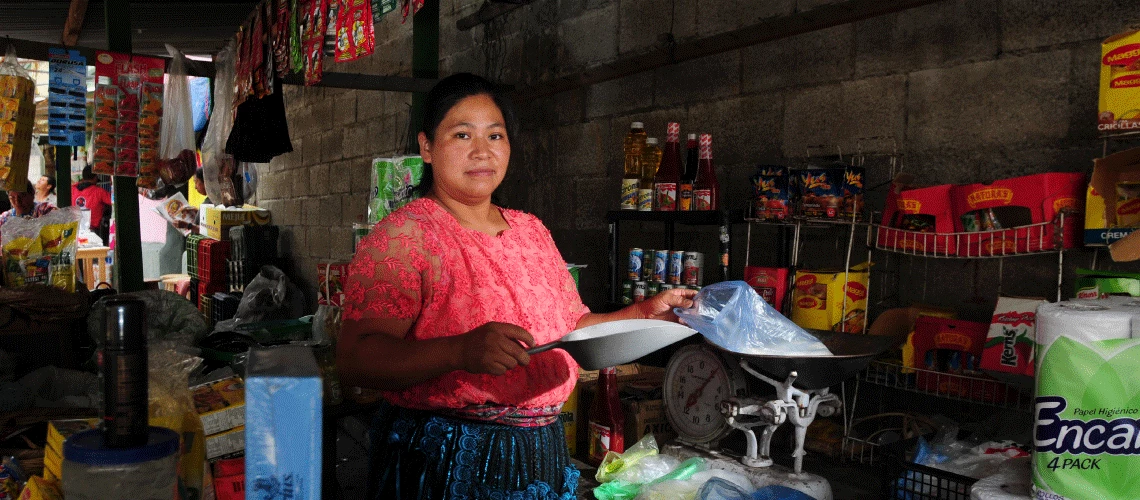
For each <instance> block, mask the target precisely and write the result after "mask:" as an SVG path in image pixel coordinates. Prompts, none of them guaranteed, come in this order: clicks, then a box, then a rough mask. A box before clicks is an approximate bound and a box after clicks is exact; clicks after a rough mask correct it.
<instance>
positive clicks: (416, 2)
mask: <svg viewBox="0 0 1140 500" xmlns="http://www.w3.org/2000/svg"><path fill="white" fill-rule="evenodd" d="M402 1H403V2H404V19H403V21H401V22H402V23H404V22H407V21H408V16H409V15H411V16H415V15H416V12H419V11H420V9H422V8H423V6H424V0H402ZM409 11H410V12H409Z"/></svg>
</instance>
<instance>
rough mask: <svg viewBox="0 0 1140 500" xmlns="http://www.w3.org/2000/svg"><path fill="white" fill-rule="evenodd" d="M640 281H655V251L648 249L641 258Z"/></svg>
mask: <svg viewBox="0 0 1140 500" xmlns="http://www.w3.org/2000/svg"><path fill="white" fill-rule="evenodd" d="M638 281H653V250H652V249H646V250H645V251H644V252H643V254H642V256H641V278H638Z"/></svg>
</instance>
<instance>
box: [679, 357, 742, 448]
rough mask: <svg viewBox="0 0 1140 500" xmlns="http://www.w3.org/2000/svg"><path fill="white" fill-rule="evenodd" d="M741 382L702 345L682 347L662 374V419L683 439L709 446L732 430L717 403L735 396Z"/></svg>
mask: <svg viewBox="0 0 1140 500" xmlns="http://www.w3.org/2000/svg"><path fill="white" fill-rule="evenodd" d="M743 387H744V385H743V380H742V379H741V376H740V374H739V372H738V371H737V370H735V369H734V367H732V366H729V365H728V364H727V363H726V362H725V360H724V358H722V357H721V356H720V355H719V354H717V353H716V352H715V351H714V350H712V349H710V348H708V347H705V346H703V345H690V346H685V347H683V348H681V349H680V350H678V351H677V352H676V354H674V355H673V357H672V358H670V359H669V365H668V367H667V368H666V371H665V416H666V418H668V420H669V424H670V425H672V426H673V430H675V431H677V434H678V435H679V436H680V437H681V439H682V440H684V441H687V442H690V443H711V442H713V441H717V440H719V439H720V438H722V437H724V435H725V434H727V433H728V432H729V431H731V430H732V428H731V427H729V426H728V423H727V422H725V419H724V415H722V414H721V413H720V409H719V406H720V402H721V401H724V400H725V399H728V398H731V397H735V396H737V395H738V394H737V392H738V389H740V388H743Z"/></svg>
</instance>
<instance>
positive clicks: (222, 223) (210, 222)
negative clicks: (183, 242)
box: [202, 205, 272, 241]
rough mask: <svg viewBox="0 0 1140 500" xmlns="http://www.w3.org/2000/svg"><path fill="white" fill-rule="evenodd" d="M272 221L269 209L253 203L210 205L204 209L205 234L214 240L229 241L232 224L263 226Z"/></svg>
mask: <svg viewBox="0 0 1140 500" xmlns="http://www.w3.org/2000/svg"><path fill="white" fill-rule="evenodd" d="M271 222H272V218H271V215H270V213H269V210H266V209H264V208H258V207H255V206H253V205H245V206H243V207H240V208H236V207H235V208H226V207H223V206H220V205H219V206H212V207H210V208H207V209H206V219H205V225H203V226H202V227H203V228H204V229H205V233H204V234H205V235H206V236H209V237H210V238H213V239H215V240H222V241H229V239H230V228H231V227H234V226H265V225H269V224H270V223H271Z"/></svg>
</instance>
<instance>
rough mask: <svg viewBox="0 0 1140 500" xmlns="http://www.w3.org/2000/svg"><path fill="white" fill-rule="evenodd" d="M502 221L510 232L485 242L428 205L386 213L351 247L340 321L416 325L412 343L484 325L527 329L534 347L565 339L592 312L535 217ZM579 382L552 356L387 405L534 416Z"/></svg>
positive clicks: (457, 378)
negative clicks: (507, 410)
mask: <svg viewBox="0 0 1140 500" xmlns="http://www.w3.org/2000/svg"><path fill="white" fill-rule="evenodd" d="M502 214H503V217H504V218H505V219H506V221H507V223H508V224H509V225H510V229H508V230H506V231H504V232H502V233H500V234H499V235H498V236H491V235H488V234H485V233H481V232H479V231H474V230H471V229H467V228H464V227H463V226H461V225H460V224H459V221H457V220H456V219H455V218H454V217H453V216H452V215H451V214H450V213H449V212H447V211H446V210H444V209H443V207H441V206H439V204H437V203H436V202H435V201H432V200H429V199H426V198H425V199H419V200H416V201H413V202H412V203H409V204H408V205H406V206H404V207H403V208H401V209H399V210H397V211H395V212H393V213H392V214H390V215H389V216H388V217H386V218H385V219H384V220H382V221H380V222H379V223H378V224H377V225H376V226H375V227H374V228H373V230H372V233H371V234H369V235H368V236H367V237H365V238H364V239H363V240H361V242H360V244H359V245H358V246H357V251H356V257H355V258H354V259H353V261H352V264H351V265H350V266H349V271H348V278H347V282H346V284H345V296H346V297H345V298H346V304H345V311H344V314H345V318H346V319H352V320H359V319H365V318H398V319H414V320H415V323H414V324H413V325H412V329H411V331H410V332H409V333H408V338H410V339H431V338H438V337H448V336H453V335H458V334H461V333H464V332H468V331H471V330H472V329H474V328H476V327H478V326H480V325H482V324H484V323H487V322H489V321H498V322H503V323H512V324H515V325H518V326H520V327H522V328H524V329H525V330H527V331H528V332H530V334H531V335H532V336H533V337H534V340H535V342H536V345H540V344H545V343H547V342H552V341H554V340H557V339H559V338H560V337H562V336H563V335H566V334H567V333H569V332H570V331H572V330H573V329H574V326H575V325H576V324H577V323H578V320H579V319H580V318H581V317H582V315H584V314H586V313H588V312H589V309H587V308H586V306H585V305H584V304H583V303H582V299H581V297H579V296H578V291H577V288H576V287H575V286H574V279H573V278H572V277H571V276H570V273H569V272H568V271H567V270H566V264H565V261H563V260H562V256H561V254H559V252H558V248H557V247H556V246H555V245H554V239H553V238H552V237H551V236H550V231H549V230H547V229H546V227H545V226H543V225H542V222H541V221H539V220H538V218H537V217H534V216H533V215H530V214H527V213H523V212H519V211H515V210H507V209H502ZM375 362H377V363H383V362H384V360H383V359H377V360H376V361H375ZM577 377H578V365H577V363H575V362H574V359H573V358H571V357H570V355H568V354H566V352H565V351H562V350H558V349H555V350H551V351H547V352H545V353H542V354H537V355H535V356H533V357H531V359H530V364H529V365H527V366H525V367H523V366H519V367H516V368H514V369H513V370H510V371H508V372H507V373H506V374H504V375H499V376H494V375H476V374H472V373H468V372H465V371H454V372H451V373H448V374H445V375H442V376H440V377H438V378H435V379H432V380H429V381H427V382H424V383H421V384H418V385H416V386H413V387H410V388H408V389H404V390H401V391H392V392H385V393H384V397H385V399H387V400H388V401H389V402H391V403H392V404H395V405H397V406H402V407H405V408H413V409H422V410H443V409H459V408H463V407H466V406H470V405H484V404H490V405H504V406H514V407H519V408H540V407H549V406H556V405H561V404H562V403H563V402H564V401H565V400H566V398H567V397H568V396H569V394H570V391H571V390H573V389H574V383H575V381H576V380H577Z"/></svg>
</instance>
